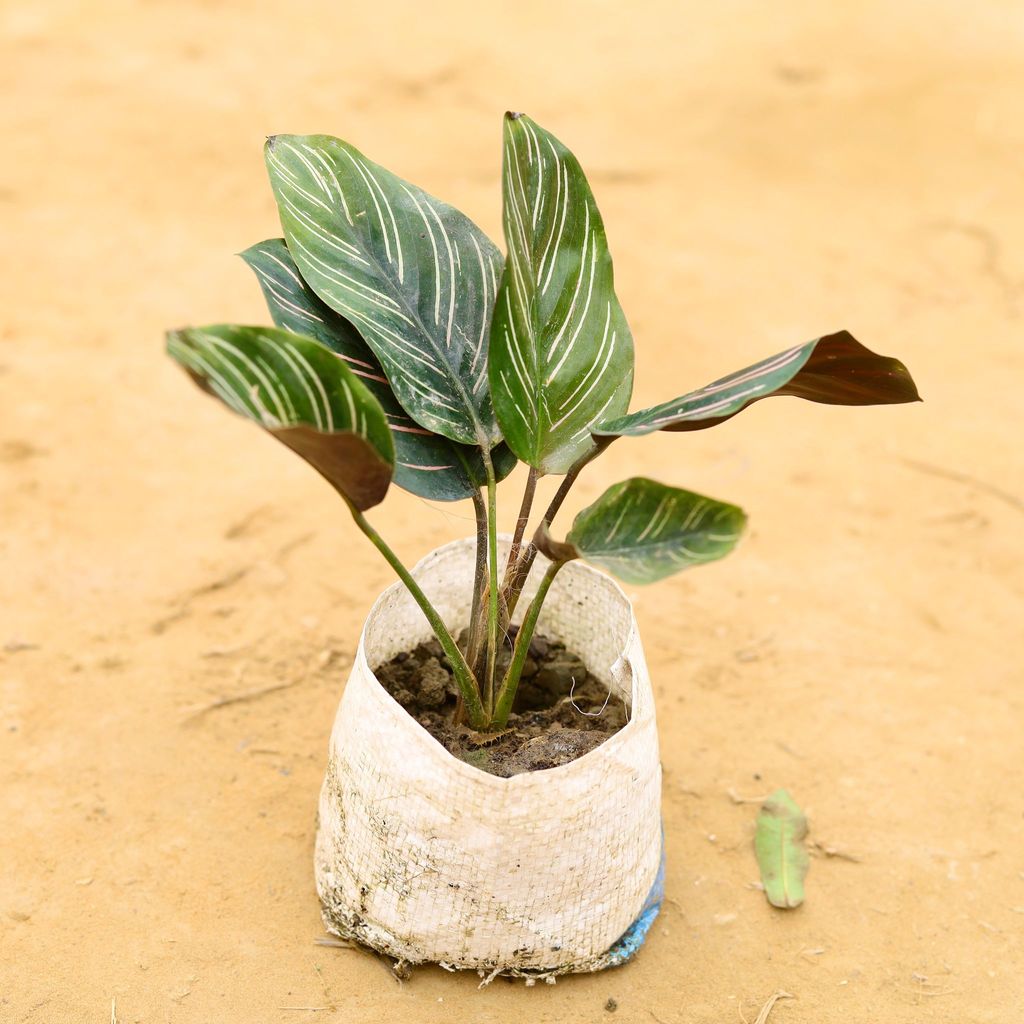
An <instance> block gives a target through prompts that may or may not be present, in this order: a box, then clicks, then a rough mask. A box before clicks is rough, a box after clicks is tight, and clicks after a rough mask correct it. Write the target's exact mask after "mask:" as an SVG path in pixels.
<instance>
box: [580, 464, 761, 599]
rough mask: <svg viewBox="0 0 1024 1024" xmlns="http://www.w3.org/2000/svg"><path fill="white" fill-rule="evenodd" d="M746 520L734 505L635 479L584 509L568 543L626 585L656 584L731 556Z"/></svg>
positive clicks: (649, 481) (642, 479)
mask: <svg viewBox="0 0 1024 1024" xmlns="http://www.w3.org/2000/svg"><path fill="white" fill-rule="evenodd" d="M746 521H747V517H746V515H744V513H743V511H742V509H739V508H737V507H736V506H735V505H727V504H725V503H724V502H721V501H715V500H714V499H712V498H705V497H704V496H703V495H700V494H694V493H693V492H692V491H683V490H680V489H679V488H678V487H668V486H666V485H665V484H660V483H658V482H657V481H655V480H647V479H645V478H644V477H633V478H632V479H631V480H625V481H623V482H622V483H620V484H616V485H615V486H614V487H609V488H608V490H607V491H605V492H604V494H602V495H601V497H600V498H598V499H597V501H595V502H594V504H593V505H590V506H588V507H587V508H585V509H584V510H583V511H582V512H580V514H579V515H578V516H577V517H576V519H575V520H574V521H573V524H572V529H571V530H570V531H569V534H568V536H567V537H566V538H565V542H566V544H568V545H570V546H571V549H572V550H574V551H575V552H576V555H577V556H578V557H580V558H584V559H586V561H588V562H593V563H594V564H595V565H599V566H601V567H602V568H604V569H607V570H608V571H609V572H611V573H614V574H615V575H616V576H618V577H619V578H620V579H622V580H625V581H626V582H627V583H654V582H655V581H656V580H660V579H664V578H665V577H666V576H671V575H672V574H673V573H676V572H680V571H681V570H683V569H689V568H690V567H691V566H693V565H700V564H701V563H702V562H713V561H714V560H715V559H717V558H722V557H723V556H724V555H727V554H728V553H729V552H730V551H732V549H733V548H734V547H735V546H736V542H737V541H738V540H739V537H740V534H741V533H742V532H743V527H744V525H745V524H746Z"/></svg>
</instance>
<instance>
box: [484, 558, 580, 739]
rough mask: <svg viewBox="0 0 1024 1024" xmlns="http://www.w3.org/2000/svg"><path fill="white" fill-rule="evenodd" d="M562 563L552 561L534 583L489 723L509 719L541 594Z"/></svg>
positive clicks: (502, 723) (500, 725) (498, 725)
mask: <svg viewBox="0 0 1024 1024" xmlns="http://www.w3.org/2000/svg"><path fill="white" fill-rule="evenodd" d="M563 565H565V562H552V563H551V564H550V565H549V566H548V571H547V572H546V573H544V578H543V579H542V580H541V581H540V586H539V587H537V593H536V594H534V596H533V600H532V601H531V602H530V607H529V608H527V609H526V617H525V618H524V619H523V624H522V625H521V626H520V627H519V632H518V633H517V634H516V645H515V647H514V648H513V650H512V661H511V662H510V663H509V666H508V671H507V672H506V673H505V678H504V679H503V680H502V682H501V689H500V690H499V691H498V699H497V701H496V702H495V705H494V715H493V718H492V721H491V727H492V728H495V729H502V728H504V727H505V724H506V722H508V716H509V715H510V714H511V712H512V704H513V703H514V702H515V699H516V690H518V689H519V677H520V676H521V675H522V674H523V665H525V664H526V656H527V654H528V653H529V651H530V641H531V640H532V639H533V632H534V630H535V629H536V628H537V619H538V618H539V617H540V610H541V607H542V606H543V604H544V598H546V597H547V595H548V590H549V588H550V587H551V584H552V583H553V582H554V579H555V576H556V575H557V574H558V570H559V569H561V568H562V566H563Z"/></svg>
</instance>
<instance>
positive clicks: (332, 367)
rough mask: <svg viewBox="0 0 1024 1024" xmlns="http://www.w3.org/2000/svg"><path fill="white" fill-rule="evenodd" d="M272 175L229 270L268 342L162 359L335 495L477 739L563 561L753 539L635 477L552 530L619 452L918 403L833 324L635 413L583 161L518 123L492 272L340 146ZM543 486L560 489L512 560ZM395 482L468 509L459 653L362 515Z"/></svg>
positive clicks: (487, 726) (435, 205)
mask: <svg viewBox="0 0 1024 1024" xmlns="http://www.w3.org/2000/svg"><path fill="white" fill-rule="evenodd" d="M266 163H267V169H268V171H269V174H270V181H271V185H272V187H273V191H274V195H275V198H276V200H277V203H278V208H279V212H280V218H281V226H282V229H283V233H284V238H283V239H280V238H278V239H270V240H268V241H265V242H262V243H260V244H258V245H255V246H253V247H252V248H250V249H248V250H246V251H245V252H244V253H243V254H242V256H243V258H244V259H245V261H246V262H247V263H248V265H249V266H250V267H251V268H252V269H253V270H254V271H255V273H256V275H257V277H258V279H259V282H260V285H261V286H262V288H263V291H264V294H265V297H266V300H267V303H268V305H269V308H270V314H271V317H272V319H273V321H274V323H275V325H276V326H275V327H247V326H236V325H216V326H210V327H201V328H186V329H182V330H177V331H171V332H170V333H169V335H168V351H169V353H170V354H171V356H172V357H173V358H174V359H176V360H177V361H178V362H179V363H180V364H181V365H182V366H184V367H185V369H186V370H187V371H188V372H189V373H190V375H191V376H192V377H193V379H194V380H195V381H196V382H197V383H198V384H200V386H202V387H203V388H204V389H205V390H207V391H208V392H210V393H212V394H213V395H215V396H217V397H218V398H220V399H221V400H222V401H223V402H224V403H225V404H227V405H228V406H229V407H230V408H231V409H233V410H234V411H235V412H237V413H239V414H240V415H242V416H245V417H247V418H249V419H251V420H253V421H254V422H256V423H257V424H259V425H260V426H262V427H263V428H264V429H265V430H266V431H267V432H268V433H270V434H272V435H273V436H274V437H276V438H277V439H278V440H279V441H281V442H282V443H284V444H286V445H287V446H288V447H289V448H291V449H292V450H293V451H295V452H297V453H298V454H299V455H301V456H302V457H303V458H304V459H305V460H306V461H307V462H309V463H310V464H311V465H312V466H313V467H314V468H315V469H316V470H318V471H319V472H320V473H321V474H322V475H323V476H324V477H325V478H326V479H327V480H328V481H329V482H330V483H331V484H332V485H333V487H334V488H335V489H336V490H337V491H338V493H339V494H340V495H341V497H342V499H343V500H344V502H345V503H346V505H347V506H348V508H349V510H350V512H351V514H352V516H353V518H354V520H355V522H356V524H357V525H358V526H359V528H360V529H361V530H362V531H363V533H365V534H366V536H367V537H369V539H370V540H371V541H372V542H373V543H374V545H375V546H376V547H377V548H378V549H379V550H380V551H381V553H382V554H383V555H384V557H385V558H386V559H387V561H388V562H389V563H390V564H391V566H392V567H393V568H394V570H395V572H396V573H397V574H398V576H399V577H400V578H401V580H402V581H403V582H404V583H405V585H406V586H407V587H408V589H409V591H410V592H411V594H412V595H413V597H414V599H415V600H416V602H417V603H418V604H419V606H420V608H421V609H422V611H423V613H424V615H426V617H427V619H428V620H429V622H430V625H431V627H432V629H433V630H434V633H435V634H436V636H437V639H438V641H439V643H440V644H441V646H442V648H443V650H444V653H445V655H446V657H447V659H448V661H449V663H450V665H451V668H452V672H453V674H454V677H455V680H456V682H457V683H458V687H459V692H460V694H461V699H460V713H461V714H464V715H465V718H466V720H468V723H469V724H470V726H472V728H474V729H477V730H492V729H500V728H502V727H503V726H504V724H505V723H506V721H507V719H508V716H509V713H510V711H511V710H512V707H513V703H514V700H515V695H516V688H517V685H518V681H519V674H520V672H521V670H522V667H523V663H524V660H525V657H526V651H527V648H528V645H529V642H530V639H531V636H532V633H533V631H534V629H535V628H536V624H537V621H538V618H539V615H540V612H541V609H542V606H543V602H544V598H545V595H546V594H547V591H548V588H549V587H550V585H551V582H552V580H553V579H554V578H555V576H556V574H557V573H558V572H559V570H560V569H561V567H562V566H563V565H565V564H566V562H568V561H571V560H573V559H577V558H582V559H586V560H588V561H590V562H592V563H594V564H596V565H598V566H600V567H603V568H605V569H607V570H609V571H610V572H612V573H613V574H615V575H617V576H619V577H620V578H622V579H625V580H627V581H629V582H631V583H647V582H652V581H654V580H658V579H661V578H663V577H665V576H668V575H669V574H671V573H674V572H678V571H680V570H682V569H686V568H688V567H690V566H692V565H696V564H699V563H701V562H707V561H710V560H713V559H717V558H720V557H722V556H723V555H725V554H727V553H728V552H729V551H730V550H731V549H732V547H733V546H734V545H735V543H736V541H737V539H738V537H739V535H740V533H741V531H742V529H743V526H744V521H745V519H744V515H743V513H742V512H741V511H740V509H738V508H736V507H735V506H733V505H729V504H726V503H723V502H720V501H715V500H713V499H711V498H706V497H702V496H700V495H697V494H693V493H691V492H689V491H685V490H681V489H678V488H675V487H670V486H668V485H665V484H661V483H657V482H655V481H653V480H648V479H642V478H636V479H631V480H626V481H624V482H622V483H619V484H616V485H614V486H613V487H611V488H610V489H609V490H607V491H606V492H605V493H604V494H603V495H602V496H601V497H600V498H598V499H597V501H596V502H594V504H592V505H591V506H590V507H589V508H586V509H584V510H583V511H582V512H581V513H580V514H579V515H578V516H577V517H576V519H575V521H574V523H573V525H572V527H571V529H570V530H569V531H568V533H567V535H566V536H565V538H564V539H563V540H557V539H555V538H554V537H553V536H552V533H551V527H552V523H553V520H554V518H555V515H556V513H557V512H558V510H559V508H560V506H561V504H562V503H563V501H564V500H565V497H566V495H567V494H568V492H569V490H570V488H571V487H572V485H573V483H574V481H575V480H576V479H577V477H578V476H579V474H580V472H581V471H582V470H583V468H584V467H585V466H587V465H588V464H589V463H590V462H592V461H593V460H594V459H595V458H596V457H597V456H598V455H600V454H601V453H602V452H603V451H604V450H605V449H606V448H607V447H608V445H609V444H610V443H611V442H613V441H614V440H616V439H617V438H621V437H633V436H638V435H641V434H647V433H650V432H652V431H655V430H668V431H692V430H702V429H705V428H707V427H711V426H715V425H716V424H718V423H722V422H724V421H725V420H727V419H729V418H731V417H732V416H735V415H736V414H737V413H739V412H741V411H742V410H743V409H745V408H747V407H748V406H750V405H751V404H753V403H755V402H758V401H760V400H761V399H764V398H768V397H771V396H774V395H791V396H796V397H799V398H804V399H807V400H809V401H812V402H822V403H827V404H832V405H878V404H892V403H901V402H911V401H916V400H918V394H917V390H916V387H915V385H914V382H913V380H912V379H911V377H910V374H909V373H908V372H907V370H906V368H905V367H904V366H903V364H902V363H900V362H899V361H897V360H896V359H892V358H888V357H884V356H879V355H876V354H875V353H873V352H871V351H869V350H868V349H867V348H865V347H864V346H863V345H861V344H860V343H859V342H858V341H857V340H856V339H854V338H853V337H852V335H850V334H848V333H847V332H845V331H841V332H839V333H836V334H830V335H827V336H824V337H821V338H818V339H816V340H814V341H811V342H808V343H806V344H803V345H799V346H796V347H794V348H791V349H788V350H786V351H785V352H782V353H779V354H778V355H775V356H772V357H770V358H769V359H765V360H763V361H762V362H759V363H755V364H754V365H753V366H750V367H747V368H746V369H743V370H740V371H738V372H737V373H734V374H731V375H730V376H728V377H724V378H722V379H721V380H717V381H715V382H714V383H712V384H709V385H707V386H706V387H703V388H700V389H699V390H697V391H693V392H689V393H687V394H684V395H682V396H681V397H678V398H674V399H671V400H669V401H667V402H664V403H662V404H660V405H657V406H654V407H652V408H650V409H645V410H641V411H639V412H633V413H629V412H628V407H629V400H630V395H631V391H632V382H633V339H632V335H631V333H630V330H629V327H628V325H627V323H626V319H625V316H624V314H623V312H622V309H621V307H620V305H619V302H618V299H617V298H616V296H615V290H614V281H613V273H612V261H611V256H610V255H609V251H608V245H607V239H606V236H605V230H604V225H603V222H602V220H601V215H600V213H599V211H598V208H597V205H596V203H595V201H594V196H593V194H592V192H591V190H590V187H589V185H588V184H587V180H586V177H585V176H584V174H583V171H582V169H581V167H580V165H579V163H578V161H577V160H576V158H575V157H574V156H573V155H572V153H571V152H570V151H569V150H568V149H567V148H566V147H565V146H564V145H562V143H561V142H559V141H558V139H556V138H555V137H554V136H553V135H552V134H551V133H549V132H547V131H545V130H544V129H543V128H541V127H540V126H539V125H538V124H536V123H535V122H533V121H532V120H531V119H530V118H528V117H526V116H523V115H520V114H508V115H506V117H505V122H504V159H503V172H502V186H503V198H504V216H503V223H504V233H505V242H506V249H507V258H505V259H503V258H502V255H501V253H500V252H499V250H498V249H497V247H496V246H495V245H494V244H493V243H492V242H491V241H490V240H489V239H488V238H487V237H486V236H485V235H484V234H483V232H482V231H481V230H480V229H479V228H478V227H477V226H476V225H475V224H473V223H472V221H470V220H469V219H468V218H467V217H466V216H465V215H464V214H462V213H460V212H459V211H458V210H456V209H454V208H453V207H451V206H448V205H446V204H445V203H442V202H440V201H439V200H437V199H435V198H433V197H432V196H430V195H428V194H427V193H425V192H423V191H422V190H421V189H418V188H416V187H415V186H413V185H411V184H409V183H407V182H405V181H403V180H402V179H400V178H398V177H396V176H395V175H393V174H391V173H390V172H389V171H387V170H385V169H384V168H383V167H381V166H379V165H377V164H375V163H373V162H371V161H370V160H368V159H367V158H366V157H365V156H363V154H362V153H360V152H359V151H358V150H357V149H355V148H354V147H353V146H351V145H349V144H348V143H346V142H342V141H341V140H339V139H336V138H332V137H329V136H323V135H314V136H287V135H278V136H274V137H272V138H271V139H269V140H268V142H267V144H266ZM517 460H519V461H522V462H524V463H526V464H527V466H528V467H529V473H528V477H527V483H526V490H525V494H524V496H523V500H522V503H521V507H520V512H519V516H518V518H517V521H516V526H515V531H514V534H513V539H512V545H511V550H510V552H509V555H508V558H507V560H506V564H505V565H504V567H501V566H499V558H498V543H497V485H498V483H499V482H501V481H502V480H503V479H504V478H505V477H507V476H508V475H509V473H510V472H511V471H512V469H513V468H514V466H515V464H516V462H517ZM545 475H549V476H561V477H562V482H561V485H560V486H559V488H558V490H557V492H556V493H555V496H554V498H553V499H552V501H551V503H550V505H549V506H548V508H547V509H546V510H545V512H544V513H543V514H542V515H541V517H540V522H539V525H538V527H537V529H536V531H535V533H534V534H533V535H532V539H531V541H530V542H529V543H526V542H525V540H526V537H527V529H528V524H529V521H530V514H531V510H532V502H533V498H534V495H535V492H536V485H537V481H538V479H539V478H540V477H542V476H545ZM392 482H394V483H395V484H397V485H398V486H399V487H401V488H403V489H405V490H407V491H410V492H412V493H413V494H416V495H419V496H421V497H423V498H427V499H431V500H436V501H457V500H462V499H467V498H468V499H471V500H472V502H473V506H474V509H475V514H476V523H477V558H476V573H475V578H474V580H473V581H472V586H473V594H474V599H473V602H472V605H471V607H472V609H473V612H472V617H471V621H470V623H469V629H468V638H467V640H466V643H465V645H464V646H463V647H460V645H459V643H458V642H457V641H456V638H455V636H453V634H452V632H451V631H450V629H449V627H448V625H446V624H445V623H444V622H443V621H442V619H441V616H440V615H439V614H438V613H437V611H436V610H435V609H434V607H433V606H432V605H431V603H430V601H429V600H428V599H427V597H426V595H425V594H424V593H423V591H422V590H421V589H420V587H419V585H418V584H417V582H416V580H415V579H413V577H412V575H411V574H410V573H409V571H408V570H407V569H406V568H405V566H404V565H403V564H402V563H401V561H400V560H399V559H398V557H397V556H396V555H395V554H394V552H393V551H392V550H391V548H390V547H389V546H388V545H387V544H386V543H385V541H384V540H383V538H382V537H381V536H380V535H379V533H378V532H377V531H376V530H375V529H374V528H373V526H372V525H371V524H370V522H369V521H368V520H367V518H366V515H365V513H366V512H367V511H368V510H369V509H372V508H373V507H375V506H376V505H377V504H379V503H380V502H381V501H382V500H383V499H384V497H385V496H386V494H387V492H388V490H389V486H390V484H391V483H392ZM538 551H541V552H543V553H544V554H545V555H546V556H547V557H548V558H549V559H550V560H551V561H550V565H549V567H548V569H547V571H546V573H545V575H544V578H543V580H542V582H541V584H540V586H539V588H538V590H537V592H536V595H535V596H534V598H533V599H532V601H531V602H530V604H529V607H528V608H527V609H526V611H525V613H524V616H523V621H522V624H521V626H520V628H519V631H518V634H517V636H516V640H515V645H514V649H513V652H512V656H511V659H510V662H509V665H508V668H507V670H506V671H505V672H504V674H503V675H502V677H501V678H498V677H497V669H498V665H499V657H498V655H499V649H500V645H501V644H502V643H503V642H504V638H505V636H506V635H507V627H508V624H509V622H510V620H511V616H512V615H513V613H514V612H515V610H516V607H517V603H518V600H519V597H520V595H521V594H522V592H523V587H524V583H525V581H526V578H527V576H528V574H529V570H530V568H531V566H532V565H533V562H534V559H535V557H536V554H537V552H538ZM581 653H584V654H585V652H581Z"/></svg>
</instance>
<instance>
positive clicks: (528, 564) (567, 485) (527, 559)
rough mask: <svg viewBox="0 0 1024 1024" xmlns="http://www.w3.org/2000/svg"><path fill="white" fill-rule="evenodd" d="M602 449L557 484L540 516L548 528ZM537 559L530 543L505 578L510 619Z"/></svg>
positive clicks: (583, 461) (534, 547) (505, 594)
mask: <svg viewBox="0 0 1024 1024" xmlns="http://www.w3.org/2000/svg"><path fill="white" fill-rule="evenodd" d="M602 450H603V449H600V448H599V449H597V451H595V452H592V453H590V454H588V455H586V456H584V457H583V458H582V459H580V461H579V462H577V463H576V465H575V466H573V467H572V468H571V469H570V470H569V472H568V473H566V474H565V477H564V478H563V479H562V482H561V484H559V487H558V490H557V491H555V496H554V497H553V498H552V499H551V502H550V504H549V505H548V507H547V509H546V510H545V512H544V515H543V516H542V521H543V522H544V523H546V524H547V525H548V526H550V525H551V521H552V520H553V519H554V518H555V516H556V515H557V514H558V510H559V509H560V508H561V507H562V502H564V501H565V497H566V495H567V494H568V493H569V491H570V490H571V489H572V485H573V484H574V483H576V478H577V477H578V476H579V475H580V473H581V472H582V471H583V467H584V466H586V464H587V463H588V462H590V461H591V459H593V458H595V457H596V456H597V455H598V454H600V452H601V451H602ZM536 557H537V547H536V545H535V544H534V543H533V541H530V543H529V544H528V545H527V546H526V550H525V551H524V552H523V554H522V557H521V558H520V559H519V561H518V563H517V564H516V566H515V569H514V570H513V571H512V573H510V574H509V575H508V576H507V577H506V582H505V587H504V596H505V604H506V605H507V606H508V614H509V617H510V618H511V616H512V613H513V612H514V611H515V610H516V605H517V604H518V603H519V596H520V594H522V592H523V587H524V586H526V580H527V577H528V576H529V575H530V570H531V569H532V568H533V563H534V560H535V559H536Z"/></svg>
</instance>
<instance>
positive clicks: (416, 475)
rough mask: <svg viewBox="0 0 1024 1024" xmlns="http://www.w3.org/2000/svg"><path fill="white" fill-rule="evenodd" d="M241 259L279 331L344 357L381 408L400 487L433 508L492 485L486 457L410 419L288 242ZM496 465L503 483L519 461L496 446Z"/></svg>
mask: <svg viewBox="0 0 1024 1024" xmlns="http://www.w3.org/2000/svg"><path fill="white" fill-rule="evenodd" d="M241 256H242V259H243V260H245V262H246V263H247V264H248V265H249V266H250V267H251V268H252V270H253V272H254V273H255V274H256V277H257V279H258V281H259V283H260V287H261V288H262V289H263V295H264V297H265V298H266V300H267V306H268V308H269V309H270V315H271V316H272V317H273V319H274V323H275V324H277V326H278V327H283V328H285V329H286V330H289V331H294V332H295V333H296V334H306V335H309V336H310V337H312V338H315V339H316V340H317V341H319V342H320V343H321V344H323V345H326V346H327V347H328V348H329V349H331V350H332V351H333V352H336V353H337V354H338V355H340V356H341V358H342V359H344V360H345V362H346V363H347V364H348V367H349V369H350V370H351V371H352V372H353V373H354V374H355V375H356V376H357V377H358V378H359V379H360V380H361V381H362V382H363V383H364V384H365V385H366V386H367V388H369V390H370V392H371V393H372V394H373V396H374V397H375V398H376V399H377V401H378V402H380V404H381V407H382V408H383V410H384V415H385V416H386V417H387V420H388V424H389V425H390V427H391V437H392V440H393V441H394V444H395V483H396V484H397V485H398V486H399V487H403V488H405V490H407V491H411V492H412V493H413V494H417V495H419V496H420V497H421V498H427V499H429V500H431V501H458V500H460V499H462V498H468V497H470V496H471V495H472V494H473V492H474V491H477V490H479V489H480V488H481V487H483V486H484V485H485V484H486V482H487V476H486V473H485V471H484V465H483V460H482V459H481V457H480V449H479V448H477V447H476V446H471V445H464V444H459V443H458V442H456V441H450V440H449V439H448V438H447V437H442V436H441V435H440V434H435V433H433V431H430V430H427V429H426V428H425V427H421V426H420V425H419V424H418V423H416V422H415V421H414V420H413V419H411V418H410V416H409V415H408V413H406V411H405V409H403V408H402V406H401V405H400V403H399V401H398V399H397V398H396V397H395V393H394V391H392V389H391V385H390V384H389V383H388V380H387V378H386V377H385V375H384V370H383V367H381V365H380V362H379V361H378V359H377V357H376V356H375V355H374V354H373V351H372V349H371V348H370V346H369V345H367V344H366V342H365V341H364V340H363V338H362V336H361V335H360V334H359V332H358V331H357V330H356V329H355V328H354V327H353V326H352V325H351V324H350V323H349V322H348V321H347V320H345V319H344V317H341V316H339V315H338V314H337V313H335V312H334V310H333V309H331V308H330V307H329V306H327V305H325V304H324V303H323V302H321V301H320V299H319V298H317V296H316V293H315V292H314V291H313V290H312V288H310V287H309V285H308V284H306V282H305V281H303V279H302V275H301V274H300V273H299V268H298V267H297V266H296V264H295V261H294V260H293V259H292V257H291V253H289V251H288V246H287V245H286V244H285V241H284V239H283V238H270V239H267V240H266V241H265V242H260V243H259V244H258V245H254V246H252V247H251V248H249V249H246V250H245V252H243V253H242V254H241ZM491 457H492V458H493V460H494V468H495V472H496V474H497V477H498V479H499V480H503V479H504V478H505V477H506V476H508V474H509V473H511V472H512V470H513V469H514V468H515V464H516V457H515V456H514V455H513V454H512V453H511V452H510V451H509V450H508V447H507V446H506V445H504V444H500V445H498V446H496V447H495V448H494V449H493V451H492V452H491Z"/></svg>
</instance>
